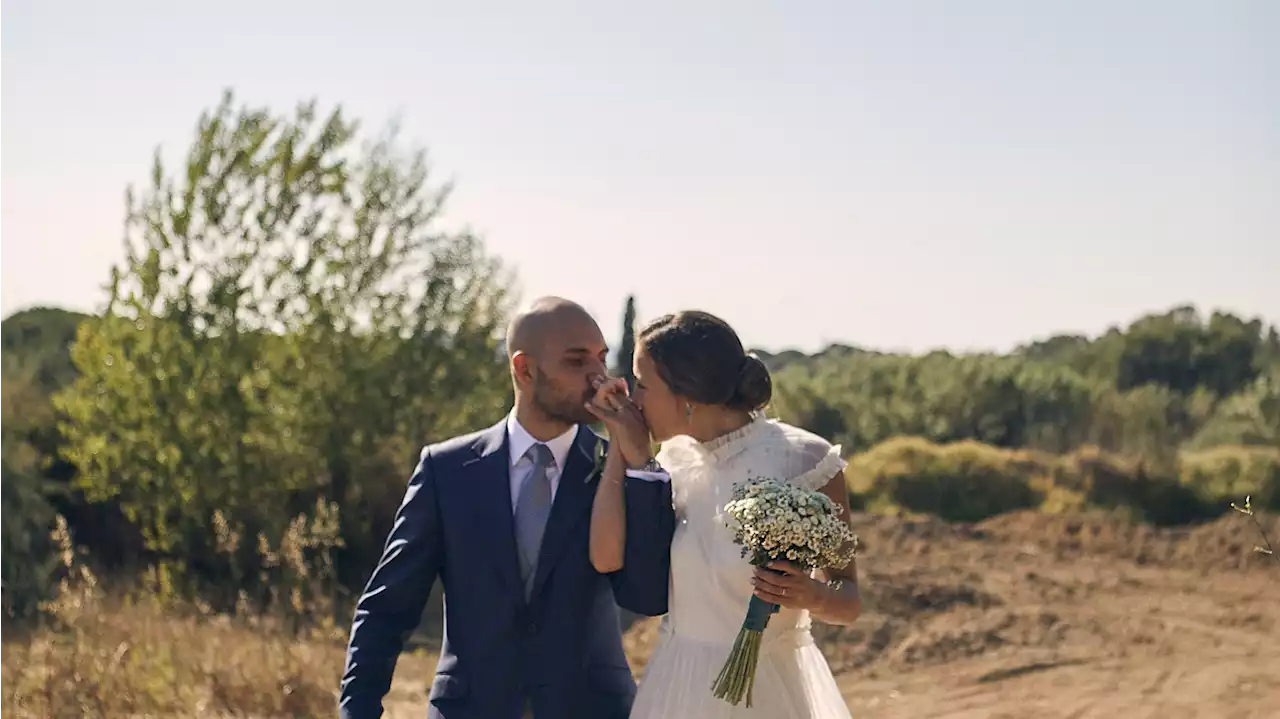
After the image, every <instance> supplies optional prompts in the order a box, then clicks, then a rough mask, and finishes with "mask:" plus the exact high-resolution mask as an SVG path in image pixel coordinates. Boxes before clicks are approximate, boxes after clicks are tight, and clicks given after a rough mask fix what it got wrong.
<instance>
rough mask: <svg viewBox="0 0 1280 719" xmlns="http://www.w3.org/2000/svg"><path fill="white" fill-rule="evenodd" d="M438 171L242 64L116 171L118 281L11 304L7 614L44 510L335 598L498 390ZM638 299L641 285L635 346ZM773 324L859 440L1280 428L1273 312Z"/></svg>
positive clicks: (102, 534)
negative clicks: (983, 336) (31, 305)
mask: <svg viewBox="0 0 1280 719" xmlns="http://www.w3.org/2000/svg"><path fill="white" fill-rule="evenodd" d="M449 191H450V186H449V184H448V183H442V182H437V181H436V180H435V178H434V175H433V173H432V172H431V170H430V165H429V162H428V158H427V154H426V151H425V149H423V148H420V147H413V146H410V145H408V144H406V143H404V142H403V141H402V140H401V138H400V137H399V135H398V133H397V132H395V130H394V128H390V129H386V130H383V131H380V132H379V133H376V134H375V135H373V137H371V138H364V137H362V136H361V133H360V126H359V123H358V122H356V121H354V120H352V119H350V118H348V117H347V116H346V115H345V114H344V113H343V111H342V109H341V108H340V107H336V108H332V109H329V110H327V111H325V112H321V110H320V108H319V106H318V105H317V103H315V102H306V103H302V104H300V105H299V106H298V107H297V108H295V109H294V110H293V111H292V112H286V113H279V112H274V111H272V110H271V109H270V108H267V107H252V106H247V105H238V104H237V103H236V101H235V98H234V96H233V95H232V94H231V93H227V94H226V95H224V97H223V98H222V99H221V101H220V102H219V103H218V104H217V105H216V106H215V107H214V108H212V109H210V110H209V111H207V112H206V113H204V114H203V115H202V116H201V118H200V120H199V123H198V125H197V130H196V133H195V138H194V140H193V142H192V144H191V146H190V148H189V149H188V151H187V154H186V155H185V158H184V160H183V161H182V162H181V163H180V164H179V166H177V167H176V168H170V167H167V166H166V165H165V164H164V163H163V162H162V161H161V159H160V156H159V153H158V152H157V154H156V157H155V159H154V161H153V163H152V171H151V176H150V178H149V181H148V182H147V184H146V185H145V186H144V187H142V188H141V189H140V190H134V189H132V188H131V190H130V192H129V193H128V196H127V209H128V213H127V217H126V221H125V242H124V245H125V260H124V262H123V263H122V264H121V265H119V266H118V267H115V268H113V270H112V272H111V276H110V278H109V282H108V283H107V285H106V295H107V298H106V304H105V309H104V311H103V312H101V313H100V314H95V315H92V316H85V315H77V314H75V313H69V312H65V311H61V310H55V309H38V310H32V311H27V312H23V313H20V314H18V315H15V316H13V317H10V318H7V319H6V320H5V322H4V332H3V342H4V368H3V369H4V382H3V390H4V394H3V412H4V418H3V442H4V448H3V455H2V456H3V483H4V489H3V491H4V497H5V502H4V517H3V533H4V558H3V571H4V595H5V597H4V601H5V613H6V617H16V616H22V615H23V614H25V613H28V612H31V611H34V610H35V609H36V608H37V607H38V602H39V601H40V600H41V599H42V598H43V597H45V596H47V594H48V592H49V591H50V588H51V587H52V586H53V584H54V582H55V581H56V576H55V574H54V571H53V567H54V565H55V564H56V563H55V562H54V561H53V559H54V558H53V557H52V552H53V547H52V546H51V545H50V544H49V542H48V535H49V529H50V528H51V527H52V526H53V523H54V518H55V515H62V516H64V517H66V518H67V520H68V522H69V524H70V525H71V527H72V529H73V531H74V532H75V534H76V535H77V538H78V540H79V541H80V543H81V544H82V545H84V546H85V547H87V549H88V551H89V554H90V558H91V559H92V560H93V561H95V562H97V563H98V564H100V565H103V566H105V567H107V568H108V569H111V570H114V571H116V572H118V573H119V572H128V571H135V570H138V569H139V568H142V567H146V568H149V572H150V574H149V576H151V577H152V580H153V581H154V582H155V586H157V587H158V588H159V591H163V592H170V593H174V594H176V595H182V596H198V597H199V598H200V599H201V601H203V602H206V603H208V604H210V605H212V606H213V607H214V608H217V609H228V608H232V607H237V606H242V605H246V604H248V605H251V606H254V607H257V608H262V609H272V608H275V609H281V608H284V609H288V608H289V607H294V608H297V607H300V606H303V605H306V606H316V605H323V606H326V607H330V608H332V609H333V611H335V612H338V613H339V614H340V613H341V611H342V609H341V608H342V607H343V606H344V603H345V602H347V601H349V599H350V595H351V593H352V592H355V591H358V589H359V588H360V586H361V585H362V584H363V582H364V580H365V578H366V575H367V572H368V571H369V569H370V568H371V566H372V563H373V561H374V560H375V558H376V557H377V555H378V553H379V551H380V550H381V542H382V540H383V537H385V535H386V532H387V530H388V528H389V526H390V523H391V520H392V518H393V516H394V513H395V511H396V508H397V506H398V503H399V501H400V498H401V496H402V493H403V488H404V483H405V481H406V478H407V477H408V474H409V472H410V471H411V469H412V466H413V464H414V462H415V460H416V457H417V453H418V450H419V449H420V448H421V446H422V445H424V444H426V443H428V442H431V441H434V440H438V439H441V438H444V437H447V436H451V435H454V434H459V433H463V432H467V431H471V430H474V429H477V428H480V427H482V426H486V425H488V424H490V423H492V422H494V421H496V419H497V418H498V417H500V416H501V415H502V413H504V412H505V411H507V409H508V408H509V407H510V405H511V393H510V384H509V380H508V378H507V375H506V372H507V370H506V365H505V359H504V355H503V346H502V338H501V330H502V328H503V327H504V326H505V324H506V320H507V318H508V317H509V315H510V312H511V311H512V309H513V308H512V306H511V303H512V299H513V297H514V293H513V288H514V287H515V284H514V281H515V278H514V275H513V273H511V272H509V271H507V270H506V269H505V268H504V267H503V265H502V263H501V262H500V261H499V260H498V258H496V257H494V256H492V255H491V254H490V253H488V251H487V250H486V248H485V247H484V244H483V242H482V241H481V240H480V239H479V238H478V237H477V236H475V235H474V234H473V233H471V232H470V231H468V230H466V229H465V228H464V229H449V228H448V227H446V225H445V222H444V210H445V207H446V204H447V199H448V195H449ZM636 313H637V308H636V300H635V298H634V297H632V298H628V301H627V305H626V308H625V309H624V313H623V315H624V318H623V323H622V324H623V327H622V332H621V337H620V341H619V342H618V346H619V348H620V349H619V352H618V357H617V359H616V365H617V369H618V372H619V373H620V374H624V375H629V374H630V373H629V367H630V356H631V354H632V353H633V352H634V334H633V331H634V327H633V325H634V323H635V318H636ZM761 354H762V355H763V357H764V359H765V360H766V363H767V364H769V365H770V366H771V368H772V369H773V370H774V371H775V386H776V392H775V397H776V399H775V403H774V405H773V406H772V407H771V408H770V409H769V411H770V413H771V414H774V415H775V416H778V417H780V418H782V419H786V420H788V421H791V422H794V423H796V424H799V425H801V426H804V427H806V428H808V429H811V430H813V431H815V432H817V433H819V434H822V435H823V436H825V437H828V438H829V439H831V440H833V441H836V442H840V443H842V444H843V445H844V448H845V450H846V452H847V453H848V454H850V455H861V454H863V453H869V452H871V451H872V450H874V448H876V447H877V446H880V445H882V444H883V443H885V442H887V441H890V440H894V439H895V438H901V437H903V436H910V437H918V438H922V439H921V441H928V442H933V443H938V444H946V443H953V442H957V441H966V440H972V441H976V442H980V443H983V444H986V445H991V446H994V447H997V448H1007V449H1019V448H1031V449H1037V450H1042V451H1046V452H1053V453H1063V452H1071V451H1074V450H1078V449H1080V448H1082V447H1098V448H1101V449H1102V450H1105V451H1109V452H1115V453H1118V454H1122V455H1125V456H1138V457H1150V458H1152V461H1165V460H1167V461H1172V462H1176V461H1177V459H1176V456H1177V453H1178V452H1180V451H1183V450H1187V449H1203V448H1208V447H1219V446H1236V445H1252V446H1259V447H1264V448H1275V447H1280V339H1278V338H1277V333H1276V328H1275V327H1268V326H1265V325H1264V323H1262V322H1261V321H1260V320H1256V319H1245V318H1240V317H1236V316H1234V315H1232V314H1229V313H1224V312H1217V313H1214V314H1212V315H1211V316H1210V317H1208V318H1203V317H1201V316H1200V315H1199V314H1198V313H1197V312H1196V310H1194V309H1193V308H1176V309H1174V310H1171V311H1169V312H1166V313H1163V314H1153V315H1150V316H1147V317H1143V318H1140V319H1138V320H1136V321H1134V322H1133V323H1132V324H1130V325H1129V326H1128V327H1126V328H1123V329H1121V328H1117V329H1115V330H1113V331H1111V332H1109V333H1107V334H1105V335H1104V336H1102V337H1098V338H1092V339H1091V338H1086V337H1054V338H1052V339H1049V340H1046V341H1041V342H1036V343H1032V344H1029V345H1026V346H1024V347H1021V348H1019V349H1018V350H1017V351H1015V352H1013V353H1011V354H1008V355H1000V356H997V355H965V356H953V355H950V354H948V353H943V352H935V353H931V354H928V355H924V356H902V355H891V354H884V353H877V352H874V351H868V350H863V349H859V348H852V347H841V346H837V347H832V348H829V349H828V350H826V351H824V352H821V353H818V354H817V355H814V356H803V355H798V354H797V353H782V354H769V353H764V352H762V353H761ZM868 456H871V455H868ZM1170 458H1172V459H1170ZM873 484H874V483H873ZM867 486H868V488H867V489H866V494H867V497H871V495H872V493H873V490H874V491H879V490H877V489H874V487H872V486H871V485H867ZM992 486H996V485H994V484H993V485H992ZM1002 491H1003V490H1002ZM1010 491H1012V490H1010ZM926 493H927V492H926ZM929 501H933V500H929ZM929 501H925V502H924V504H926V505H928V504H929ZM862 504H863V505H866V504H867V502H862ZM1000 506H1003V505H1000ZM303 592H309V593H311V596H307V597H302V596H300V594H301V593H303ZM339 618H340V617H339Z"/></svg>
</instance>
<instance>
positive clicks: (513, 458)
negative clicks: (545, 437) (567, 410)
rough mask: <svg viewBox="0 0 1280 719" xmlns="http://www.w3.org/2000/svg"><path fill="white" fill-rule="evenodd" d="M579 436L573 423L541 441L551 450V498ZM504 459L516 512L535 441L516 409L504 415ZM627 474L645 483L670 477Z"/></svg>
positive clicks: (530, 470)
mask: <svg viewBox="0 0 1280 719" xmlns="http://www.w3.org/2000/svg"><path fill="white" fill-rule="evenodd" d="M577 436H578V425H576V424H575V425H573V426H572V427H570V428H569V429H568V431H566V432H565V433H564V434H561V435H560V436H558V437H555V438H553V439H552V440H551V441H549V442H543V444H545V445H547V449H550V450H551V457H552V459H553V460H554V462H553V463H552V464H551V465H550V466H549V467H547V479H548V480H549V481H550V482H551V499H552V500H554V499H555V497H556V490H557V489H559V488H560V474H561V472H563V471H564V464H565V462H566V461H567V460H568V459H569V450H570V449H572V448H573V441H574V439H576V438H577ZM507 437H508V441H507V460H508V462H510V467H511V472H510V475H511V477H510V479H511V511H512V513H514V512H515V511H516V501H517V500H518V499H519V498H520V490H521V489H523V488H524V482H525V479H527V478H528V477H529V475H531V474H533V459H532V458H531V457H529V456H528V452H529V448H530V447H532V446H533V445H534V444H536V443H537V442H538V440H536V439H534V437H533V435H531V434H529V430H527V429H525V428H524V425H522V424H520V420H518V419H516V415H515V412H512V413H511V414H509V415H507ZM627 476H628V477H631V478H633V479H639V480H643V481H645V482H670V481H671V476H670V475H668V474H667V473H666V472H665V471H661V472H646V471H644V470H639V469H627Z"/></svg>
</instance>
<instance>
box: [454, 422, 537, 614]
mask: <svg viewBox="0 0 1280 719" xmlns="http://www.w3.org/2000/svg"><path fill="white" fill-rule="evenodd" d="M507 455H508V452H507V428H506V420H503V421H502V422H500V423H498V424H497V425H496V426H494V427H492V428H491V429H489V430H488V431H487V432H485V433H484V435H482V437H481V440H480V442H478V443H477V445H476V458H475V459H473V460H471V461H470V462H468V463H467V464H466V465H464V466H468V467H470V468H471V469H472V470H473V471H475V472H476V479H475V483H474V486H475V488H476V493H477V495H476V498H475V499H476V503H477V504H478V505H479V506H480V507H482V508H483V511H482V513H481V520H482V522H483V524H482V525H481V526H484V527H492V528H493V529H492V533H491V534H490V536H491V537H493V542H494V545H495V546H494V549H495V553H496V557H495V560H496V561H495V564H496V566H497V568H498V573H499V574H500V575H501V576H502V580H503V581H504V582H506V583H507V584H509V585H510V587H511V590H512V592H513V593H514V594H515V595H516V596H518V597H520V598H521V601H522V602H523V598H524V585H523V584H522V583H521V582H520V564H519V559H517V554H516V551H517V550H516V529H515V518H514V517H513V516H512V510H511V507H512V504H511V463H510V460H509V459H508V456H507ZM486 533H488V532H486Z"/></svg>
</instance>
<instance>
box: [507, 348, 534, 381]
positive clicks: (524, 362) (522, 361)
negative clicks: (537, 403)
mask: <svg viewBox="0 0 1280 719" xmlns="http://www.w3.org/2000/svg"><path fill="white" fill-rule="evenodd" d="M511 375H512V376H513V377H515V378H516V382H517V383H518V384H521V385H525V384H528V383H530V382H532V381H533V358H532V357H530V356H529V355H528V354H526V353H525V352H523V351H520V352H516V353H515V354H513V355H511Z"/></svg>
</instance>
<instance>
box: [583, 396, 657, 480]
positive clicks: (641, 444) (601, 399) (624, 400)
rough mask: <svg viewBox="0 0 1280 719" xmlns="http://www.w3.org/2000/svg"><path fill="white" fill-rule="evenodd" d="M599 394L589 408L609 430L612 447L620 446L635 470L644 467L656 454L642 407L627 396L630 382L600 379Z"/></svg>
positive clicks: (626, 459)
mask: <svg viewBox="0 0 1280 719" xmlns="http://www.w3.org/2000/svg"><path fill="white" fill-rule="evenodd" d="M593 384H594V385H595V388H596V394H595V396H594V397H592V398H591V401H590V402H588V403H587V405H586V407H587V410H588V411H589V412H591V414H592V415H594V416H595V417H596V418H597V419H599V420H600V421H601V422H603V423H604V426H605V428H606V429H608V430H609V446H610V448H613V447H614V446H616V447H617V448H618V449H619V450H620V451H621V452H622V458H623V460H624V461H625V462H626V464H627V466H628V467H630V468H631V469H639V468H640V467H643V466H644V465H645V464H646V463H647V462H648V461H649V460H650V459H651V458H652V457H653V452H652V447H651V445H650V443H649V427H648V426H647V425H646V424H645V422H644V415H642V414H641V413H640V408H639V407H636V405H635V403H634V402H632V401H631V398H630V397H629V396H628V395H627V381H626V380H624V379H621V378H610V377H603V378H597V379H596V380H595V382H594V383H593Z"/></svg>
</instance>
